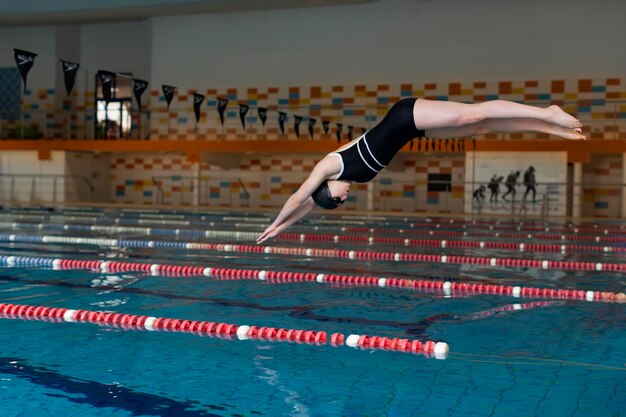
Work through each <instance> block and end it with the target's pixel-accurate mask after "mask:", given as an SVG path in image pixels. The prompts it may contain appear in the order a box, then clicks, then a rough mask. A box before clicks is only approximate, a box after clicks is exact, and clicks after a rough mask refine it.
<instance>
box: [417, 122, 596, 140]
mask: <svg viewBox="0 0 626 417" xmlns="http://www.w3.org/2000/svg"><path fill="white" fill-rule="evenodd" d="M511 132H539V133H547V134H549V135H555V136H560V137H562V138H565V139H579V140H584V139H585V136H584V135H583V134H582V133H580V132H579V131H577V130H572V129H566V128H564V127H562V126H559V125H555V124H554V123H548V122H544V121H542V120H536V119H489V120H483V121H482V122H480V123H474V124H471V125H466V126H460V127H448V128H441V129H427V130H426V137H429V138H433V139H447V138H463V137H468V136H475V135H484V134H487V133H511Z"/></svg>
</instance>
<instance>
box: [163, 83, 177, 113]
mask: <svg viewBox="0 0 626 417" xmlns="http://www.w3.org/2000/svg"><path fill="white" fill-rule="evenodd" d="M161 89H162V90H163V95H164V96H165V101H166V102H167V110H168V111H169V109H170V103H171V102H172V99H173V98H174V90H176V87H174V86H171V85H166V84H163V85H162V86H161Z"/></svg>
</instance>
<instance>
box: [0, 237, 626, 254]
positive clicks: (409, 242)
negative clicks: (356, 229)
mask: <svg viewBox="0 0 626 417" xmlns="http://www.w3.org/2000/svg"><path fill="white" fill-rule="evenodd" d="M336 236H337V238H336V239H333V242H335V241H337V242H340V241H341V239H342V238H341V237H340V236H339V235H336ZM302 240H303V239H302V238H300V239H299V241H302ZM0 241H5V242H24V243H66V244H87V245H100V246H120V247H125V246H129V247H146V248H147V247H155V244H156V242H152V243H150V241H144V240H140V239H109V238H86V237H78V236H67V235H64V236H52V235H28V234H15V233H0ZM304 241H306V235H305V237H304ZM351 242H353V240H351ZM357 243H359V242H357ZM362 243H365V242H362ZM375 243H380V244H398V245H404V246H412V247H413V246H416V247H433V248H442V249H445V248H464V249H498V250H508V251H515V252H533V253H534V252H545V253H561V254H566V253H572V252H574V251H598V252H605V253H609V252H615V253H621V252H625V253H626V247H616V246H593V245H554V244H552V245H546V244H539V243H513V242H484V241H481V242H478V241H473V240H470V241H466V240H439V239H403V238H375V237H370V238H367V244H375ZM158 244H159V245H161V246H160V247H171V248H179V249H210V250H221V249H220V248H219V246H224V245H217V244H213V243H196V242H180V241H159V243H158ZM190 245H192V246H191V247H190ZM197 245H203V246H197ZM232 246H235V247H238V248H240V249H239V251H242V252H251V250H247V249H246V248H248V247H250V246H246V245H232ZM267 247H269V248H271V249H270V250H269V252H266V253H284V254H290V255H306V254H307V251H312V250H314V249H298V250H299V252H298V253H294V252H293V251H294V250H295V248H281V247H276V246H271V247H270V246H267ZM331 251H334V252H337V253H339V252H341V251H339V250H336V249H331V250H327V251H326V252H328V253H331ZM368 253H371V251H369V252H368ZM328 256H330V255H328Z"/></svg>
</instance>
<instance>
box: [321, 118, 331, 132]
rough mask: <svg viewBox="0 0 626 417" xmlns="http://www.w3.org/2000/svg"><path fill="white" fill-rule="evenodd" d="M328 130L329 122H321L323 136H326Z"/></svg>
mask: <svg viewBox="0 0 626 417" xmlns="http://www.w3.org/2000/svg"><path fill="white" fill-rule="evenodd" d="M329 128H330V122H329V121H328V120H322V129H324V134H325V135H328V129H329Z"/></svg>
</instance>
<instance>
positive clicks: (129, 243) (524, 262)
mask: <svg viewBox="0 0 626 417" xmlns="http://www.w3.org/2000/svg"><path fill="white" fill-rule="evenodd" d="M1 238H2V235H0V239H1ZM6 238H7V240H8V241H12V242H16V241H17V242H31V243H32V242H41V243H65V244H67V243H69V244H97V245H103V246H112V247H144V248H169V249H179V250H190V249H200V250H213V251H221V252H242V253H263V254H278V255H296V256H309V257H325V258H344V259H356V260H375V261H396V262H429V263H441V264H457V265H484V266H492V267H493V266H497V267H514V268H536V269H553V270H561V271H609V272H626V264H622V263H611V262H580V261H551V260H541V259H519V258H500V257H493V256H492V257H480V256H461V255H433V254H415V253H398V252H380V251H356V250H343V249H341V250H340V249H315V248H286V247H273V246H259V245H232V244H216V243H193V242H179V241H145V240H131V239H99V238H78V237H68V236H32V235H8V236H7V237H6ZM371 239H374V240H380V239H388V238H371ZM400 240H402V239H400ZM437 242H438V245H439V247H441V248H447V247H449V246H451V244H450V242H447V241H445V240H442V241H437ZM374 243H377V242H374ZM404 243H405V244H407V245H408V244H410V243H411V242H410V240H409V239H406V240H404ZM461 243H463V245H459V247H479V248H484V247H487V245H485V244H484V242H461ZM503 245H506V246H507V247H509V246H508V245H509V244H503ZM513 245H514V246H513V247H516V248H518V250H530V249H528V248H527V247H526V245H524V244H523V243H522V244H513ZM494 246H495V245H494ZM535 246H546V245H528V247H530V248H533V247H535ZM605 250H606V248H605ZM606 251H608V250H606Z"/></svg>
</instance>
